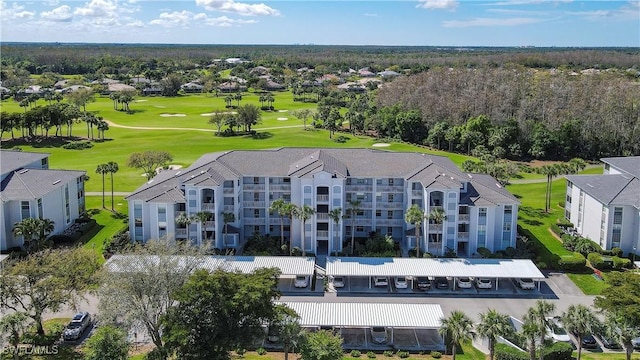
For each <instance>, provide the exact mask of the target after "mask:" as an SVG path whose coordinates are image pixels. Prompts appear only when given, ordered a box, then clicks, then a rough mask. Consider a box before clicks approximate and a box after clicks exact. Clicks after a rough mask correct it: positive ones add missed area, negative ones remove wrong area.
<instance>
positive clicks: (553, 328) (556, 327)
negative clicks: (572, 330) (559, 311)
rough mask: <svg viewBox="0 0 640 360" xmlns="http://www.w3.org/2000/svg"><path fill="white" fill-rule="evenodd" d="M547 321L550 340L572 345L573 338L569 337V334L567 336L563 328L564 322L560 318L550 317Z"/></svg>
mask: <svg viewBox="0 0 640 360" xmlns="http://www.w3.org/2000/svg"><path fill="white" fill-rule="evenodd" d="M546 320H547V321H546V323H547V338H550V339H552V340H553V341H555V342H566V343H571V338H570V337H569V334H567V331H566V330H565V329H564V328H563V327H562V322H561V321H560V318H559V317H557V316H555V317H548V318H547V319H546Z"/></svg>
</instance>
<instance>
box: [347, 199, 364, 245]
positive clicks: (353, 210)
mask: <svg viewBox="0 0 640 360" xmlns="http://www.w3.org/2000/svg"><path fill="white" fill-rule="evenodd" d="M360 205H362V201H360V200H350V201H349V208H348V209H347V216H349V218H350V219H351V255H353V252H354V250H355V247H356V245H355V244H356V228H355V226H356V215H357V214H358V212H359V211H360V209H361V208H360Z"/></svg>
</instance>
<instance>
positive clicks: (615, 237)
mask: <svg viewBox="0 0 640 360" xmlns="http://www.w3.org/2000/svg"><path fill="white" fill-rule="evenodd" d="M621 237H622V229H620V228H614V229H613V232H612V234H611V247H612V248H614V247H620V239H621Z"/></svg>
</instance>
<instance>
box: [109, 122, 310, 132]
mask: <svg viewBox="0 0 640 360" xmlns="http://www.w3.org/2000/svg"><path fill="white" fill-rule="evenodd" d="M107 124H109V126H112V127H115V128H121V129H131V130H173V131H175V130H178V131H180V130H186V131H204V132H217V130H214V129H199V128H179V127H150V126H128V125H120V124H116V123H114V122H113V121H110V120H107ZM303 126H304V125H289V126H274V127H266V128H257V129H256V130H275V129H289V128H299V127H303Z"/></svg>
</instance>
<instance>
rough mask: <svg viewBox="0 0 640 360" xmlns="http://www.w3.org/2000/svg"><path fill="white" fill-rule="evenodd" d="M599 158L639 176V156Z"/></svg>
mask: <svg viewBox="0 0 640 360" xmlns="http://www.w3.org/2000/svg"><path fill="white" fill-rule="evenodd" d="M601 160H602V161H603V162H605V163H607V164H609V165H611V166H613V167H615V168H617V169H620V170H622V171H624V172H627V173H629V174H631V175H633V176H635V177H637V178H640V156H627V157H614V158H604V159H601Z"/></svg>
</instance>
